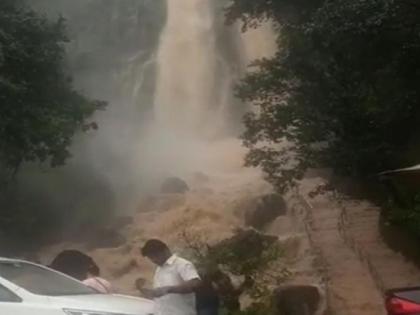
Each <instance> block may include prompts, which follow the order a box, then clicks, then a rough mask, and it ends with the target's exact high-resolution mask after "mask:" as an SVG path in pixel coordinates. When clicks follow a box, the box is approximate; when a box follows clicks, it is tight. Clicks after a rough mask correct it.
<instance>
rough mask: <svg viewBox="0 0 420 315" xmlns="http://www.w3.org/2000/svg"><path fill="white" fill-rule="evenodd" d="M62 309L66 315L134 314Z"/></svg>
mask: <svg viewBox="0 0 420 315" xmlns="http://www.w3.org/2000/svg"><path fill="white" fill-rule="evenodd" d="M63 311H64V313H66V314H67V315H134V314H123V313H109V312H101V311H86V310H74V309H63ZM150 315H152V314H150Z"/></svg>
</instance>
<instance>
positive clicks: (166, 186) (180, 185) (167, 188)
mask: <svg viewBox="0 0 420 315" xmlns="http://www.w3.org/2000/svg"><path fill="white" fill-rule="evenodd" d="M188 190H189V187H188V185H187V183H186V182H185V181H183V180H182V179H180V178H178V177H169V178H167V179H166V180H165V181H164V182H163V184H162V187H161V189H160V191H161V192H162V193H164V194H183V193H185V192H187V191H188Z"/></svg>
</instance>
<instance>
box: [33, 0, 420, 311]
mask: <svg viewBox="0 0 420 315" xmlns="http://www.w3.org/2000/svg"><path fill="white" fill-rule="evenodd" d="M40 1H41V0H40ZM156 1H157V0H156ZM156 1H155V0H153V1H138V2H135V1H134V2H133V1H126V2H124V4H122V3H123V2H122V1H120V2H117V1H115V2H113V4H112V6H110V7H109V3H108V4H107V3H105V2H101V1H98V0H94V1H89V3H90V5H91V6H94V8H96V7H95V6H98V8H102V9H104V8H106V9H107V10H108V9H109V10H108V11H106V10H105V11H106V23H104V25H103V27H104V29H101V30H102V31H101V32H103V33H104V34H107V31H106V30H108V26H109V28H110V34H114V37H113V38H112V39H113V40H114V41H115V40H116V39H118V36H117V35H118V32H116V30H120V31H121V30H123V31H124V34H126V33H127V34H128V35H127V36H128V37H127V38H128V39H127V41H130V42H131V41H134V42H135V38H136V36H137V35H139V34H138V33H137V32H138V31H139V28H140V26H144V25H142V24H141V23H142V21H145V20H144V19H145V17H144V16H143V15H142V12H143V13H144V12H152V13H153V14H157V11H159V14H158V16H159V17H160V18H162V17H163V16H165V17H166V24H164V23H155V24H156V25H155V24H153V25H154V32H153V33H156V34H157V33H159V38H156V36H155V37H153V38H149V37H148V36H146V34H143V33H142V34H143V35H142V36H140V35H139V40H140V39H142V40H143V39H144V38H143V37H144V36H146V37H147V38H148V42H150V43H151V44H150V45H149V46H148V45H146V44H145V45H146V46H147V47H146V46H145V45H140V44H139V45H136V44H135V43H131V44H130V43H125V45H122V46H121V47H123V48H124V49H123V50H124V51H123V53H121V52H115V51H113V53H115V55H114V54H113V55H112V56H111V58H109V60H108V58H105V59H106V60H107V61H106V62H105V63H103V64H100V66H99V67H82V66H83V65H84V63H83V62H84V61H85V62H87V63H88V64H89V62H90V61H89V60H91V59H95V56H97V53H98V52H97V51H95V49H93V47H90V45H89V44H90V42H89V39H86V38H85V37H83V36H82V35H81V34H78V33H77V31H76V35H75V36H76V37H77V36H79V39H80V38H82V39H83V40H79V41H78V40H76V41H74V42H72V45H73V47H72V48H70V51H72V49H73V51H74V50H77V51H79V52H80V54H79V53H78V54H77V58H75V60H74V62H75V63H76V64H78V65H79V66H80V67H81V68H82V69H83V71H79V72H78V73H77V78H79V79H80V81H79V82H82V83H81V85H82V87H83V88H84V89H86V90H87V91H88V92H89V93H91V94H92V95H94V96H97V95H99V96H101V94H102V92H104V93H105V95H107V96H109V98H108V100H109V101H110V102H112V105H111V109H110V110H109V111H108V112H105V113H104V114H103V116H101V117H100V119H101V122H102V123H103V124H104V126H105V127H104V129H103V131H102V130H101V128H100V129H99V131H98V132H99V134H98V136H96V137H94V138H93V139H90V142H89V141H87V142H88V143H84V144H83V145H84V146H85V151H87V152H88V153H92V152H94V154H93V155H92V156H89V158H86V161H88V162H89V163H92V165H93V166H94V168H95V170H96V171H98V172H99V173H100V174H101V175H102V176H104V177H105V178H106V179H107V181H108V184H110V188H111V190H112V191H113V193H115V195H116V196H117V198H116V199H117V203H116V204H117V207H118V209H120V208H121V209H123V208H127V209H129V210H128V211H125V212H126V215H127V213H128V216H129V217H130V218H129V219H128V220H127V221H126V224H119V225H118V234H119V235H121V236H122V237H123V239H124V240H125V242H124V243H123V244H115V245H114V247H109V248H100V247H103V246H92V242H89V240H87V239H86V240H85V241H84V242H77V243H76V242H61V243H59V244H55V245H51V246H47V247H45V248H43V249H42V250H40V251H39V253H38V254H39V255H38V256H39V257H40V258H41V260H42V261H43V262H44V263H50V262H51V260H52V258H53V257H54V256H55V255H56V254H58V253H59V252H61V251H62V250H63V249H78V250H81V251H83V252H85V253H87V254H88V255H89V256H91V257H92V258H93V259H94V260H95V261H96V262H98V264H99V265H100V266H101V268H102V271H103V275H104V277H106V278H108V279H109V280H111V281H112V282H113V283H114V284H115V287H116V288H117V289H118V290H119V291H120V292H123V293H128V294H135V295H136V294H138V293H137V292H136V289H135V286H134V282H135V280H136V279H138V278H144V279H146V281H149V282H150V280H151V275H152V273H153V266H152V265H151V264H150V263H149V262H147V261H146V260H144V259H143V258H142V257H140V252H139V248H140V246H141V245H142V244H143V243H144V241H145V240H146V239H148V238H151V237H158V238H160V239H163V240H165V241H167V242H168V243H169V245H170V246H171V247H173V248H174V250H175V251H176V252H181V253H183V251H184V248H185V245H186V244H185V236H186V234H187V236H188V237H193V238H196V239H201V240H205V242H208V243H210V244H214V243H217V242H219V241H221V240H223V239H226V238H229V237H230V236H232V235H233V233H234V231H235V229H237V228H239V227H243V226H244V224H245V222H244V219H245V211H244V208H243V205H244V204H246V203H247V202H248V201H249V200H252V199H258V198H260V197H261V196H263V195H267V194H271V193H273V192H272V188H271V187H270V186H269V185H268V184H267V183H266V182H265V181H264V180H263V178H262V176H261V174H260V172H259V171H258V170H253V169H246V168H244V167H243V157H244V154H245V149H244V148H243V147H241V143H240V141H239V140H238V139H237V136H238V130H239V129H240V127H238V126H240V117H241V115H242V114H243V112H244V111H245V110H247V109H248V106H247V105H246V104H241V103H240V102H238V100H236V99H235V98H234V97H233V92H232V87H233V84H234V82H235V80H237V79H238V78H239V77H240V75H241V74H243V73H244V71H245V69H246V65H247V64H248V63H249V62H250V61H251V60H253V59H255V58H259V57H264V56H270V55H272V54H273V52H274V47H275V44H274V37H273V34H272V32H271V29H270V25H264V26H263V27H262V28H261V29H259V30H252V31H251V32H250V33H248V34H240V33H239V31H238V30H239V27H238V26H234V27H232V28H228V27H227V26H225V25H224V23H223V16H222V14H221V12H222V11H221V7H219V5H216V1H214V0H168V1H167V2H166V11H165V14H163V13H162V12H161V11H160V10H157V9H156V8H155V7H154V6H155V5H156V3H157V2H156ZM42 2H44V3H45V2H46V1H42ZM66 3H68V2H62V4H66ZM78 3H79V6H81V8H83V6H84V5H85V4H84V3H82V2H78ZM139 3H141V5H140V6H139ZM162 3H164V2H162V1H159V5H162ZM220 3H221V4H223V3H225V1H221V2H220ZM66 5H67V4H66ZM147 8H149V9H150V10H151V11H147V10H146V9H147ZM95 12H96V10H95ZM97 12H98V14H99V13H100V12H101V10H97ZM127 12H128V13H130V14H128V13H127ZM126 14H128V15H127V16H128V17H130V18H129V21H126V20H125V16H126ZM146 21H148V20H147V18H146ZM149 22H150V21H149ZM155 22H156V21H155ZM133 23H134V24H133ZM157 24H158V26H159V27H158V26H157ZM163 24H164V25H163ZM89 25H90V24H89ZM94 26H95V25H93V26H92V27H94ZM125 31H126V32H125ZM115 34H117V35H115ZM149 35H150V34H149ZM81 36H82V37H81ZM123 38H125V37H124V36H123ZM118 43H120V42H119V41H118ZM152 44H153V45H152ZM78 45H79V46H78ZM85 45H87V46H85ZM76 46H77V47H76ZM118 47H120V46H118ZM87 48H89V49H87ZM85 50H86V51H85ZM117 50H118V49H117ZM83 52H84V53H83ZM83 56H84V57H83ZM108 57H109V56H108ZM110 60H111V61H113V62H110ZM115 60H117V61H118V62H115ZM76 61H77V62H76ZM99 61H104V59H101V60H99ZM102 66H104V67H102ZM102 68H104V69H105V70H106V71H105V70H104V69H102ZM98 69H99V70H98ZM102 77H104V78H107V80H104V81H103V80H102ZM104 82H105V83H106V84H103V83H104ZM111 86H112V89H111ZM104 90H106V91H104ZM115 90H118V93H114V91H115ZM122 96H125V97H122ZM107 115H108V116H107ZM140 117H141V118H140ZM145 117H146V118H145ZM86 148H88V149H86ZM104 148H106V150H104ZM85 153H86V152H85ZM88 155H89V154H88ZM82 160H83V159H82ZM116 165H117V167H116ZM168 177H179V178H181V179H182V180H183V181H185V183H186V185H187V187H188V189H186V188H185V186H183V187H184V189H182V193H176V192H175V193H174V191H171V193H170V194H167V193H161V191H160V190H159V188H160V187H161V184H162V182H163V181H164V179H165V178H168ZM322 183H323V179H322V178H321V177H311V178H305V179H304V180H303V181H302V183H301V186H300V187H299V190H297V191H294V192H292V193H290V194H288V195H286V196H283V197H284V199H285V203H286V207H285V208H283V209H281V210H280V209H278V210H279V211H277V212H276V211H274V214H275V215H271V214H270V216H269V219H270V220H272V221H271V222H270V220H264V224H262V225H261V226H259V227H260V228H261V229H262V231H263V232H264V233H266V234H269V235H272V236H276V237H278V238H279V240H280V242H282V244H283V245H284V247H285V248H286V252H285V253H286V254H285V257H283V258H282V261H281V264H282V265H285V266H287V267H288V269H289V270H290V272H291V277H290V278H289V279H288V280H287V281H286V282H285V283H284V285H286V286H307V285H310V286H311V287H315V288H316V289H317V290H318V292H319V299H320V305H319V310H318V314H322V313H324V311H325V310H328V311H329V313H328V314H334V315H353V314H355V315H356V314H357V315H361V314H367V315H377V314H378V315H379V314H384V309H383V306H382V304H383V301H382V295H381V294H382V290H384V289H386V288H390V287H393V286H400V285H409V284H418V283H420V273H419V272H418V270H417V269H416V268H415V267H414V266H413V265H411V264H410V263H408V262H407V261H405V259H404V258H403V257H402V256H401V255H399V254H397V253H395V252H394V251H392V250H390V249H389V248H388V247H387V246H386V245H385V243H384V242H383V241H382V240H381V237H380V234H379V228H378V220H379V211H378V209H376V208H375V207H373V206H371V205H370V204H368V203H365V202H359V201H356V200H346V201H345V202H340V203H339V202H337V200H334V199H331V198H330V197H329V196H327V195H318V196H315V197H314V198H311V197H310V195H312V194H311V191H312V190H314V189H316V188H317V186H318V185H320V184H322ZM145 186H147V189H144V187H145ZM178 192H179V191H178ZM121 212H123V211H121ZM277 214H281V215H278V216H277ZM272 288H273V289H275V288H276V286H275V284H273V287H272ZM308 290H309V291H311V292H313V289H308ZM309 291H308V292H309ZM309 295H311V296H313V294H309ZM315 295H316V294H315ZM247 303H249V299H248V300H247V299H246V297H245V298H244V299H243V301H242V304H243V305H247ZM300 315H301V314H300Z"/></svg>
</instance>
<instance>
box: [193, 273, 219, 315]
mask: <svg viewBox="0 0 420 315" xmlns="http://www.w3.org/2000/svg"><path fill="white" fill-rule="evenodd" d="M200 277H201V285H200V287H199V288H198V290H197V291H196V293H195V298H196V308H197V314H198V315H218V314H219V307H220V300H219V295H218V292H217V290H216V288H215V285H214V283H213V280H212V277H211V274H210V273H209V272H200Z"/></svg>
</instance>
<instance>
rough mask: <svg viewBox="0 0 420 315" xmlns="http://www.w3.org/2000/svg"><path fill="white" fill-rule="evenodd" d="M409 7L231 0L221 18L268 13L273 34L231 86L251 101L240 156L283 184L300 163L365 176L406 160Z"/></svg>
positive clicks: (413, 76)
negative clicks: (272, 46)
mask: <svg viewBox="0 0 420 315" xmlns="http://www.w3.org/2000/svg"><path fill="white" fill-rule="evenodd" d="M282 8H283V9H282ZM284 8H287V10H286V9H284ZM419 13H420V6H419V4H418V3H417V2H416V1H411V0H406V1H394V0H336V1H330V0H323V1H309V0H301V1H288V0H282V1H245V0H236V1H233V4H232V5H231V6H230V7H229V8H228V10H227V17H228V20H229V21H234V20H237V19H240V20H242V21H245V27H255V26H257V25H258V24H259V23H260V22H261V21H264V20H267V19H271V20H272V21H274V23H275V25H276V32H277V33H278V52H277V54H276V55H275V56H274V57H273V58H271V59H264V60H259V61H256V62H255V66H256V69H257V70H256V71H253V72H250V73H249V74H248V75H247V76H246V77H245V78H244V80H243V81H242V82H241V84H240V85H239V86H238V95H239V96H240V97H241V98H242V99H243V100H245V101H248V102H252V103H254V104H255V105H256V106H257V108H258V109H257V110H256V111H253V112H251V113H248V114H247V115H246V117H245V125H246V131H245V133H244V135H243V139H244V143H245V145H246V146H247V147H248V148H249V149H250V151H249V153H248V156H247V159H246V163H247V164H248V165H250V166H260V167H262V168H263V170H264V171H265V172H266V173H267V174H268V178H269V179H270V180H271V182H272V183H273V184H274V185H276V186H277V187H278V188H279V189H280V190H285V189H287V188H288V187H290V185H293V183H294V181H295V179H297V178H299V177H301V176H302V174H303V172H304V171H305V170H306V169H307V168H308V167H319V166H331V167H333V168H334V170H335V171H337V172H339V173H342V174H346V175H354V176H366V175H370V174H372V173H376V172H378V171H380V170H383V169H386V168H389V167H394V166H399V165H400V164H401V163H410V162H414V161H416V159H418V157H419V154H418V153H417V154H411V155H410V156H407V152H408V151H409V150H410V148H411V147H413V146H416V145H418V140H417V135H418V134H419V133H418V132H419V130H418V128H419V126H420V124H419V123H420V111H419V110H420V106H419V102H420V94H419V91H418V86H419V84H420V71H419V69H420V59H419V58H418V55H419V53H420V37H419V36H418V34H419V32H420V19H418V16H419ZM285 143H288V145H285ZM416 162H418V160H417V161H416Z"/></svg>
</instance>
